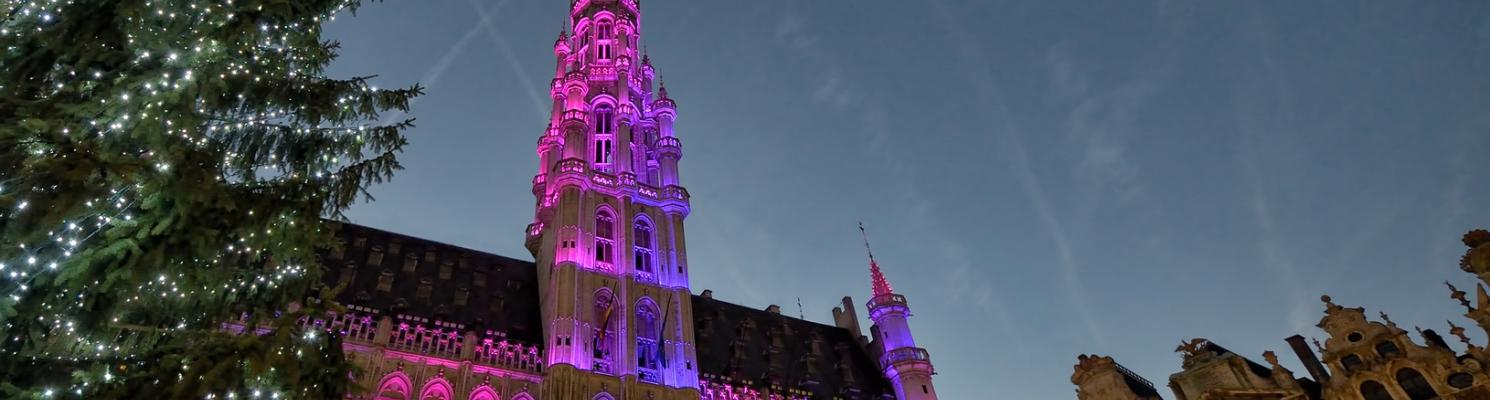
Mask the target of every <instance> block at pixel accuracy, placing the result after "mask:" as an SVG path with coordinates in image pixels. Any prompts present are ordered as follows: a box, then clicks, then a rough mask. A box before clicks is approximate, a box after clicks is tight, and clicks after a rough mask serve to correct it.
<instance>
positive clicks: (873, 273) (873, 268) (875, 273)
mask: <svg viewBox="0 0 1490 400" xmlns="http://www.w3.org/2000/svg"><path fill="white" fill-rule="evenodd" d="M859 234H860V235H862V236H864V251H865V252H868V253H869V276H870V279H872V280H873V281H874V295H875V296H876V297H878V296H884V295H887V294H890V293H892V292H894V291H893V290H891V289H890V281H887V280H885V274H884V273H881V272H880V264H879V263H877V262H874V250H870V249H869V233H868V232H866V231H864V221H859Z"/></svg>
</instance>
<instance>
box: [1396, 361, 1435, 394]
mask: <svg viewBox="0 0 1490 400" xmlns="http://www.w3.org/2000/svg"><path fill="white" fill-rule="evenodd" d="M1397 385H1398V386H1401V387H1402V391H1403V392H1407V398H1408V399H1410V400H1429V399H1437V398H1438V392H1435V391H1433V386H1430V385H1428V380H1427V379H1423V374H1421V373H1418V370H1415V369H1412V368H1403V369H1399V370H1397Z"/></svg>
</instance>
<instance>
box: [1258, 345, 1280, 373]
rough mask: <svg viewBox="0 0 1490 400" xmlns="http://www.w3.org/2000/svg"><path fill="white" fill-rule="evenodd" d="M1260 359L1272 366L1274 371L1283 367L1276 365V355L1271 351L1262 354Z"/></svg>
mask: <svg viewBox="0 0 1490 400" xmlns="http://www.w3.org/2000/svg"><path fill="white" fill-rule="evenodd" d="M1262 359H1264V360H1268V364H1272V365H1273V368H1274V369H1277V368H1282V367H1283V366H1281V365H1278V355H1277V354H1275V353H1273V351H1272V350H1268V351H1264V352H1262Z"/></svg>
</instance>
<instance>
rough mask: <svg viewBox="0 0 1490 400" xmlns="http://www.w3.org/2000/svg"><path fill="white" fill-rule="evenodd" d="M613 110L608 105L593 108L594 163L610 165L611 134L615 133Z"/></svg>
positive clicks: (614, 114)
mask: <svg viewBox="0 0 1490 400" xmlns="http://www.w3.org/2000/svg"><path fill="white" fill-rule="evenodd" d="M615 119H616V113H615V109H613V108H611V106H610V105H608V104H602V105H599V106H596V107H595V146H594V147H595V163H596V164H610V163H611V161H612V160H611V150H612V149H611V146H612V144H611V139H612V138H611V134H612V133H614V132H615Z"/></svg>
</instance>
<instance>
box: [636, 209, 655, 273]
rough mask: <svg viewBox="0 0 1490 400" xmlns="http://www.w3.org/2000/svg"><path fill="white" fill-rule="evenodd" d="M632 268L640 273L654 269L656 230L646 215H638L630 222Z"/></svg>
mask: <svg viewBox="0 0 1490 400" xmlns="http://www.w3.org/2000/svg"><path fill="white" fill-rule="evenodd" d="M631 244H632V249H631V258H632V262H631V263H632V265H631V267H632V268H635V269H636V270H638V271H642V272H652V271H653V270H655V269H656V264H657V262H656V260H655V258H656V256H655V254H656V251H657V228H656V225H653V224H652V221H651V219H650V218H647V215H646V214H642V213H638V214H637V215H636V218H633V219H632V220H631Z"/></svg>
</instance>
